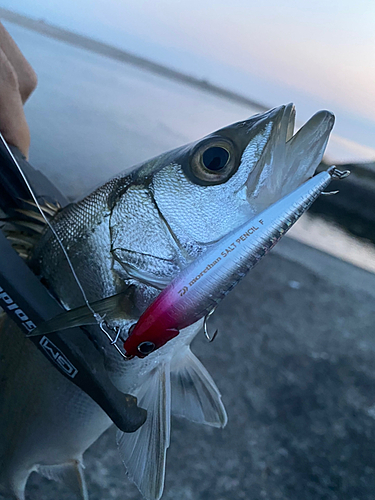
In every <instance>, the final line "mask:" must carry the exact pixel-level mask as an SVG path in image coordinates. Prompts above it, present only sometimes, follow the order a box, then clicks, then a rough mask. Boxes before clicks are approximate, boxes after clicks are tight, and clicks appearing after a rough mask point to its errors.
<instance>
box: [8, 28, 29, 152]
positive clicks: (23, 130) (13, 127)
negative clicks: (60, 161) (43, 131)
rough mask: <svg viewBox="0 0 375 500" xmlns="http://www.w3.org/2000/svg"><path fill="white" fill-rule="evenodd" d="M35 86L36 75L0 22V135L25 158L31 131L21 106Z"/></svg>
mask: <svg viewBox="0 0 375 500" xmlns="http://www.w3.org/2000/svg"><path fill="white" fill-rule="evenodd" d="M36 85H37V76H36V74H35V72H34V70H33V68H32V67H31V66H30V64H29V63H28V62H27V61H26V59H25V57H24V56H23V54H22V53H21V51H20V49H19V48H18V47H17V45H16V43H15V42H14V40H13V38H12V37H11V36H10V34H9V33H8V32H7V30H6V29H5V28H4V26H3V25H2V24H1V23H0V132H1V133H2V134H3V136H4V139H5V140H6V141H7V142H8V143H9V144H11V145H13V146H17V147H18V149H19V150H20V151H21V152H22V153H23V154H24V155H25V156H26V158H27V157H28V154H29V147H30V132H29V127H28V125H27V122H26V117H25V113H24V110H23V104H24V103H25V102H26V100H27V99H28V97H29V96H30V94H31V93H32V92H33V91H34V89H35V87H36Z"/></svg>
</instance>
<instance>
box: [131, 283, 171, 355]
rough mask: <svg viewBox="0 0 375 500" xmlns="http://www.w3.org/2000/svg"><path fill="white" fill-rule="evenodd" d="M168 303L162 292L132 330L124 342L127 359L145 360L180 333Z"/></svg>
mask: <svg viewBox="0 0 375 500" xmlns="http://www.w3.org/2000/svg"><path fill="white" fill-rule="evenodd" d="M166 302H168V303H169V301H166V300H165V297H164V294H163V292H162V293H161V294H160V295H159V297H157V298H156V300H155V301H154V302H153V303H152V304H151V305H150V306H149V307H148V308H147V309H146V311H145V312H144V313H143V314H142V316H141V317H140V318H139V320H138V323H136V324H135V325H134V326H133V327H132V328H131V329H130V331H129V337H128V338H127V339H126V340H125V342H124V349H125V355H126V357H128V358H129V359H131V358H134V356H137V357H138V358H144V357H146V356H147V355H148V354H150V353H151V352H154V351H155V350H156V349H159V348H160V347H162V346H163V345H164V344H166V343H167V342H168V341H169V340H171V339H173V338H174V337H176V336H177V335H178V334H179V333H180V331H179V329H178V328H177V327H176V321H174V320H173V318H172V317H171V316H170V315H169V314H168V305H169V304H168V303H166Z"/></svg>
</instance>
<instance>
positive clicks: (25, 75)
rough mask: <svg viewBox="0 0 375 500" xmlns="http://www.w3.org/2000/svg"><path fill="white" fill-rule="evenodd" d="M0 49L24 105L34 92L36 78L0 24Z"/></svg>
mask: <svg viewBox="0 0 375 500" xmlns="http://www.w3.org/2000/svg"><path fill="white" fill-rule="evenodd" d="M0 47H1V49H2V50H3V52H4V54H5V55H6V57H7V58H8V61H9V62H10V63H11V65H12V66H13V68H14V70H15V72H16V74H17V78H18V85H19V89H20V94H21V99H22V102H23V103H25V101H26V100H27V99H28V97H29V96H30V94H31V93H32V92H33V91H34V90H35V87H36V85H37V76H36V74H35V71H34V70H33V68H32V67H31V66H30V64H29V63H28V62H27V60H26V59H25V57H24V56H23V54H22V52H21V51H20V49H19V48H18V47H17V45H16V43H15V41H14V40H13V38H12V37H11V36H10V34H9V33H8V32H7V30H6V29H5V28H4V26H3V25H2V24H1V22H0Z"/></svg>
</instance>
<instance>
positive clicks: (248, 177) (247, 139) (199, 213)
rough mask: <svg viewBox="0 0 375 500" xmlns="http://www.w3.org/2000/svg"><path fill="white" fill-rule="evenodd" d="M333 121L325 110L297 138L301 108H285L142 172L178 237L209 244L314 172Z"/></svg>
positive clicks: (162, 159)
mask: <svg viewBox="0 0 375 500" xmlns="http://www.w3.org/2000/svg"><path fill="white" fill-rule="evenodd" d="M333 124H334V116H333V115H332V113H330V112H329V111H320V112H319V113H317V114H315V115H314V116H313V117H312V118H311V119H310V120H309V121H308V122H307V123H306V124H305V125H304V126H303V127H302V128H301V129H300V130H299V131H298V132H297V133H296V134H295V135H293V134H294V126H295V108H294V106H293V105H292V104H288V105H284V106H280V107H277V108H274V109H271V110H270V111H268V112H266V113H264V114H257V115H254V116H252V117H251V118H249V119H248V120H245V121H242V122H238V123H235V124H233V125H230V126H228V127H225V128H222V129H220V130H218V131H216V132H214V133H212V134H210V135H208V136H207V137H205V138H203V139H201V140H199V141H196V142H194V143H192V144H189V145H187V146H183V147H181V148H178V149H176V150H174V151H171V152H169V153H166V154H164V155H161V156H160V157H158V158H156V159H155V160H153V161H151V162H149V163H148V165H146V166H145V167H143V168H141V169H140V171H139V174H140V175H141V176H142V175H143V176H146V177H148V178H149V179H150V189H151V190H152V193H153V198H154V200H155V203H156V205H157V207H158V210H159V212H160V215H161V216H162V217H163V219H164V220H165V221H166V223H167V225H168V227H169V228H170V230H171V232H172V233H173V235H174V237H175V238H176V240H178V241H179V242H180V243H181V245H183V246H184V247H185V248H189V247H191V246H192V245H193V246H194V245H198V246H199V245H207V244H209V243H211V242H214V241H217V240H218V239H220V238H221V237H222V236H224V235H225V234H227V233H228V232H229V231H231V230H232V229H234V228H235V227H237V226H238V225H240V224H242V223H243V222H245V221H246V220H247V219H248V218H249V217H253V216H255V215H256V214H257V213H259V212H261V211H262V210H264V209H265V208H267V207H268V206H269V205H271V204H272V203H274V202H276V201H277V200H278V199H280V198H281V197H283V196H285V195H286V194H288V193H289V192H291V191H292V190H294V189H295V188H297V187H298V186H299V185H300V184H301V183H303V182H304V181H305V180H307V179H308V178H309V177H311V176H312V175H313V173H314V171H315V169H316V167H317V166H318V164H319V163H320V161H321V159H322V156H323V153H324V150H325V147H326V144H327V141H328V137H329V134H330V132H331V130H332V127H333Z"/></svg>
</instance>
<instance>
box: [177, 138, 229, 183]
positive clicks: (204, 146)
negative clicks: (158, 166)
mask: <svg viewBox="0 0 375 500" xmlns="http://www.w3.org/2000/svg"><path fill="white" fill-rule="evenodd" d="M238 165H239V161H238V159H237V155H236V149H235V147H234V144H233V143H232V142H231V141H230V140H229V139H226V138H224V137H209V138H207V139H204V140H203V141H202V142H200V143H199V144H198V145H197V146H196V147H195V149H194V150H193V152H192V155H191V157H190V161H189V164H188V165H186V166H185V168H184V171H185V174H186V175H187V176H188V177H189V178H190V180H192V181H193V182H194V183H195V184H200V185H201V186H211V185H215V184H222V183H223V182H226V181H227V180H228V179H229V178H230V177H232V175H233V174H234V173H235V172H236V171H237V169H238Z"/></svg>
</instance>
